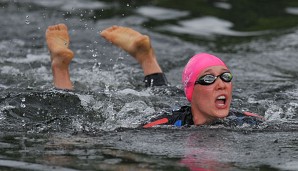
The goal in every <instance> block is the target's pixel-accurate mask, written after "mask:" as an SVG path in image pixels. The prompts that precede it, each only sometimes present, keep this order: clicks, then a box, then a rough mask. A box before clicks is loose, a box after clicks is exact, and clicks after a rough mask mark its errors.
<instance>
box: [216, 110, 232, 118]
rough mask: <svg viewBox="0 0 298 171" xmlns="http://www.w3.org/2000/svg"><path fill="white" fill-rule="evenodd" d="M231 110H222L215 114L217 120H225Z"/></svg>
mask: <svg viewBox="0 0 298 171" xmlns="http://www.w3.org/2000/svg"><path fill="white" fill-rule="evenodd" d="M229 111H230V110H220V111H216V112H215V117H217V118H225V117H227V116H228V115H229Z"/></svg>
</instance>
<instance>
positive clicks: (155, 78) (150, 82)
mask: <svg viewBox="0 0 298 171" xmlns="http://www.w3.org/2000/svg"><path fill="white" fill-rule="evenodd" d="M144 83H145V86H146V87H153V86H164V85H168V81H167V78H166V76H165V75H164V73H154V74H150V75H146V76H145V78H144Z"/></svg>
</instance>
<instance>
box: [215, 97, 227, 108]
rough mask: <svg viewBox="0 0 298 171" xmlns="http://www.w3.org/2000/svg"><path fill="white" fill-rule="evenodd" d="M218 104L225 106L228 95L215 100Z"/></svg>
mask: <svg viewBox="0 0 298 171" xmlns="http://www.w3.org/2000/svg"><path fill="white" fill-rule="evenodd" d="M215 104H216V105H217V106H224V105H225V104H226V96H223V95H222V96H218V97H217V98H216V100H215Z"/></svg>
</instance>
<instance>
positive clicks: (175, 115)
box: [142, 106, 263, 128]
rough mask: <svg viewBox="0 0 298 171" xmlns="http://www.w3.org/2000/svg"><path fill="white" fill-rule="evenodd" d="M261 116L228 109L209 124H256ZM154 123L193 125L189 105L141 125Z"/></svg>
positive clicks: (148, 126) (145, 126) (145, 125)
mask: <svg viewBox="0 0 298 171" xmlns="http://www.w3.org/2000/svg"><path fill="white" fill-rule="evenodd" d="M261 118H262V117H260V116H251V115H246V114H244V113H242V112H238V111H234V110H230V112H229V114H228V116H227V117H225V118H224V119H215V120H214V121H212V122H211V123H209V124H210V125H219V124H222V125H224V126H232V127H233V126H242V125H244V124H247V125H249V126H257V125H259V124H260V123H262V122H263V121H262V119H261ZM156 125H175V126H178V127H179V126H189V125H194V122H193V119H192V114H191V107H190V106H182V107H181V108H180V109H178V110H173V111H172V112H169V113H168V112H165V113H163V114H161V115H159V116H157V117H155V118H153V119H151V120H150V121H149V122H146V123H144V124H143V125H142V127H143V128H150V127H153V126H156Z"/></svg>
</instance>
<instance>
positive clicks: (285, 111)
mask: <svg viewBox="0 0 298 171" xmlns="http://www.w3.org/2000/svg"><path fill="white" fill-rule="evenodd" d="M0 21H1V25H0V28H1V34H0V130H1V131H0V170H171V171H172V170H214V171H222V170H224V171H225V170H228V171H230V170H232V171H234V170H241V171H242V170H244V171H250V170H264V171H269V170H270V171H271V170H273V171H275V170H293V171H294V170H297V169H298V159H297V158H298V152H297V151H298V142H297V141H298V140H297V139H298V135H297V130H298V127H297V111H298V89H297V84H298V80H297V73H298V72H297V71H298V70H297V67H298V58H297V48H298V32H297V28H298V27H297V26H298V1H297V2H296V1H290V0H282V1H281V0H266V1H265V0H258V1H257V0H241V1H240V0H238V1H237V0H226V1H215V0H212V1H207V0H198V1H195V2H194V1H190V0H187V1H177V2H173V1H168V0H159V1H142V0H138V1H126V0H125V1H116V0H113V1H112V0H106V1H104V0H102V1H92V0H75V1H67V0H52V1H47V0H0ZM57 23H65V24H67V25H68V27H69V29H70V30H69V31H70V36H71V49H73V51H74V52H75V54H76V56H75V58H74V60H73V62H72V64H71V66H70V71H71V79H72V81H73V82H74V85H75V87H76V91H74V92H59V91H55V90H53V89H52V87H53V85H52V75H51V74H52V73H51V67H50V57H49V53H48V51H47V48H46V44H45V38H44V33H45V30H46V28H47V26H48V25H52V24H57ZM111 25H122V26H128V27H132V28H134V29H136V30H138V31H140V32H142V33H143V34H147V35H149V36H150V37H151V39H152V45H153V47H154V48H155V52H156V54H157V56H158V61H159V63H160V65H161V67H162V68H163V70H164V71H165V74H166V76H167V78H168V80H169V82H170V83H171V86H170V87H167V88H149V89H146V88H144V86H143V83H142V80H143V75H142V71H141V68H140V67H139V66H138V64H137V63H136V62H135V61H134V60H133V59H132V58H131V57H130V56H129V55H128V54H126V53H125V52H123V51H121V50H119V49H118V48H116V47H114V46H112V45H111V44H110V43H108V42H106V41H105V40H103V39H102V38H100V37H99V36H98V32H100V31H101V30H103V29H104V28H107V27H109V26H111ZM197 52H210V53H214V54H216V55H218V56H220V57H221V58H222V59H223V60H224V61H225V62H226V63H227V65H228V66H229V67H230V69H231V70H232V72H233V74H234V76H235V77H234V78H235V79H234V80H233V81H234V91H233V103H232V108H234V109H237V110H249V111H251V112H255V113H258V114H260V115H262V116H264V117H265V118H266V119H267V122H266V123H265V124H264V125H261V126H260V127H258V128H250V127H236V128H227V127H223V126H217V127H210V126H203V127H190V128H168V127H162V128H154V129H138V128H136V127H137V126H138V124H139V123H141V122H142V121H146V120H147V119H148V118H149V117H151V116H152V115H154V114H156V113H158V112H160V111H162V110H169V109H173V108H176V107H178V106H180V105H183V104H187V101H186V99H185V97H184V94H183V91H182V89H181V71H182V68H183V67H184V65H185V63H186V62H187V60H188V59H189V58H190V57H191V56H192V55H193V54H195V53H197Z"/></svg>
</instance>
